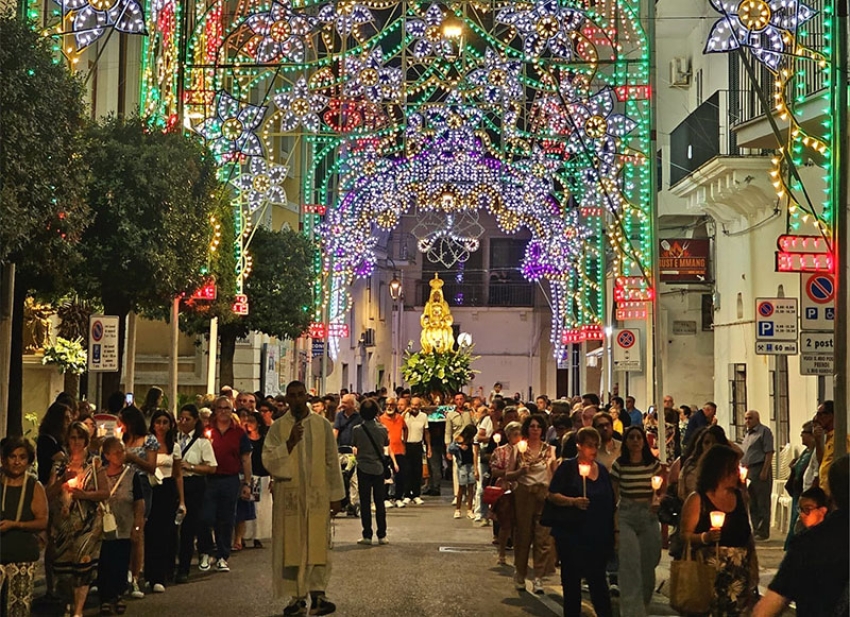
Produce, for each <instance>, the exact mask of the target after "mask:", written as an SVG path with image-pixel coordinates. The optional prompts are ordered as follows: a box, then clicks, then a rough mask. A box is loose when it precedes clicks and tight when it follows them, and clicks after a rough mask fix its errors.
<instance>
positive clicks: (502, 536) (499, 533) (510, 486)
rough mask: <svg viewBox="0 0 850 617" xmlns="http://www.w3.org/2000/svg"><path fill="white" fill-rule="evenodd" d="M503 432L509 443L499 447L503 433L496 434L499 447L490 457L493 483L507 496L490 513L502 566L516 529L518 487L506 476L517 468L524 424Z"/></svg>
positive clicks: (511, 423)
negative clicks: (509, 541) (516, 492)
mask: <svg viewBox="0 0 850 617" xmlns="http://www.w3.org/2000/svg"><path fill="white" fill-rule="evenodd" d="M503 432H504V435H505V440H506V442H507V443H504V444H502V445H498V444H499V443H500V442H501V441H502V435H501V433H494V434H493V442H494V443H496V444H497V445H498V447H497V448H496V449H495V450H493V454H492V455H491V456H490V473H491V475H492V476H493V479H494V482H493V483H494V484H495V485H496V486H498V487H501V488H502V489H504V490H505V494H504V495H502V496H501V497H500V498H499V500H498V501H497V502H496V503H494V504H493V505H492V506H491V507H490V513H491V515H492V516H493V518H494V519H495V525H493V533H494V534H495V535H496V541H497V543H498V547H499V559H498V561H497V563H498V564H499V565H500V566H504V565H506V564H507V561H506V560H505V551H506V549H507V545H508V540H510V539H511V534H512V533H513V527H514V496H513V492H512V491H513V490H514V488H515V487H516V483H515V482H512V481H510V480H508V479H507V478H506V477H505V475H506V474H507V471H508V469H512V468H513V467H514V466H515V462H516V449H515V448H514V446H516V444H518V443H519V440H520V439H522V424H520V423H519V422H509V423H508V424H507V425H505V429H504V431H503Z"/></svg>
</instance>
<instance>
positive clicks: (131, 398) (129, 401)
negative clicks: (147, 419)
mask: <svg viewBox="0 0 850 617" xmlns="http://www.w3.org/2000/svg"><path fill="white" fill-rule="evenodd" d="M134 402H135V397H134V396H133V393H132V392H128V393H127V395H126V396H125V397H124V405H126V406H127V407H129V406H130V405H132V404H133V403H134Z"/></svg>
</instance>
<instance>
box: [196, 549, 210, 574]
mask: <svg viewBox="0 0 850 617" xmlns="http://www.w3.org/2000/svg"><path fill="white" fill-rule="evenodd" d="M198 569H199V570H200V571H202V572H206V571H207V570H209V569H210V556H209V555H204V554H203V553H201V560H200V563H198Z"/></svg>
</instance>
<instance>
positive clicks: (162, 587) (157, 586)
mask: <svg viewBox="0 0 850 617" xmlns="http://www.w3.org/2000/svg"><path fill="white" fill-rule="evenodd" d="M153 592H154V593H165V585H163V584H162V583H156V584H155V585H154V586H153Z"/></svg>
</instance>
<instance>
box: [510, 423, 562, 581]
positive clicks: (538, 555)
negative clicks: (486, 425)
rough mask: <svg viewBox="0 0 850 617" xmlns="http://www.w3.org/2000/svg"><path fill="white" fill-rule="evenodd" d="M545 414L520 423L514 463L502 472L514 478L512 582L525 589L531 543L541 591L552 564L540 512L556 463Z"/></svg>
mask: <svg viewBox="0 0 850 617" xmlns="http://www.w3.org/2000/svg"><path fill="white" fill-rule="evenodd" d="M545 434H546V416H545V415H543V414H539V413H535V414H532V415H530V416H528V417H527V418H526V419H525V421H524V422H523V424H522V436H523V440H522V441H519V442H518V443H517V445H516V446H514V448H515V461H516V462H515V463H514V465H513V467H512V469H511V470H510V471H508V472H507V473H506V474H505V478H506V479H507V480H509V481H515V482H516V484H517V486H516V491H515V495H516V496H515V499H514V566H515V567H516V572H515V574H514V585H515V586H516V588H517V589H518V590H524V589H525V579H526V576H527V575H528V555H529V553H530V552H531V547H532V545H533V546H534V593H537V594H542V593H543V577H544V576H546V575H547V574H549V572H547V569H548V568H549V567H551V565H552V564H553V560H552V559H551V553H552V548H553V547H552V536H551V535H550V534H549V528H548V527H543V526H542V525H541V524H540V514H541V513H542V512H543V504H544V502H545V501H546V495H547V493H548V491H549V483H550V482H551V481H552V472H553V471H554V465H555V463H556V458H555V448H553V447H552V446H550V445H549V444H547V443H546V442H545V441H544V440H543V436H544V435H545Z"/></svg>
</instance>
